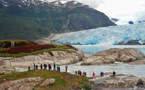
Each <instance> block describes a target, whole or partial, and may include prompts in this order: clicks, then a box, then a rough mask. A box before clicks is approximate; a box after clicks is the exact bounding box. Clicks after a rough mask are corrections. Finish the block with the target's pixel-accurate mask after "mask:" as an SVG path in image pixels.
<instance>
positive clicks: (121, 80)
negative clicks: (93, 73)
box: [90, 73, 145, 90]
mask: <svg viewBox="0 0 145 90" xmlns="http://www.w3.org/2000/svg"><path fill="white" fill-rule="evenodd" d="M90 81H93V82H94V84H95V85H96V86H99V85H103V88H122V89H123V88H134V87H138V88H139V87H141V88H145V87H144V86H145V78H139V77H136V76H133V75H125V74H117V75H116V76H112V73H105V76H104V77H100V76H98V77H96V78H95V79H90ZM114 90H116V89H114ZM117 90H118V89H117ZM123 90H124V89H123ZM143 90H144V89H143Z"/></svg>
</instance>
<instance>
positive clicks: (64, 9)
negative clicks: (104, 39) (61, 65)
mask: <svg viewBox="0 0 145 90" xmlns="http://www.w3.org/2000/svg"><path fill="white" fill-rule="evenodd" d="M111 25H115V24H114V23H113V22H111V21H110V20H109V18H108V17H107V16H106V15H105V14H104V13H102V12H100V11H97V10H96V9H93V8H90V7H89V6H87V5H84V4H82V3H79V2H76V1H69V2H63V1H53V2H48V1H47V0H0V32H1V33H0V39H25V40H35V39H39V38H41V37H45V36H48V35H50V34H51V33H62V32H71V31H78V30H85V29H92V28H97V27H106V26H111Z"/></svg>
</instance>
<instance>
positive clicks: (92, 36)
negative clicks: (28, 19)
mask: <svg viewBox="0 0 145 90" xmlns="http://www.w3.org/2000/svg"><path fill="white" fill-rule="evenodd" d="M56 36H57V37H59V38H57V39H56V38H55V39H56V40H55V41H56V42H57V43H63V44H64V43H65V44H72V45H74V44H79V45H116V44H118V43H119V42H121V41H129V40H140V41H141V42H145V23H139V24H134V25H118V26H109V27H102V28H97V29H91V30H85V31H78V32H71V33H63V34H58V35H56Z"/></svg>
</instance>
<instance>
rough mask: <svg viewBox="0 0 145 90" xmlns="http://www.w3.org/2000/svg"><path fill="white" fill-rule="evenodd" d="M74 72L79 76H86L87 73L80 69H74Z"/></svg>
mask: <svg viewBox="0 0 145 90" xmlns="http://www.w3.org/2000/svg"><path fill="white" fill-rule="evenodd" d="M75 74H76V75H79V76H86V75H87V73H86V72H82V71H80V70H78V71H75Z"/></svg>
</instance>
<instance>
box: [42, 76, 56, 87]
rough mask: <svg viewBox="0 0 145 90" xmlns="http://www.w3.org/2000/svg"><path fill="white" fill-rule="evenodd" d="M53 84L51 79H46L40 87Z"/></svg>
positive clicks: (53, 80) (53, 81)
mask: <svg viewBox="0 0 145 90" xmlns="http://www.w3.org/2000/svg"><path fill="white" fill-rule="evenodd" d="M54 83H55V79H53V78H51V79H46V80H45V81H43V82H42V83H41V84H40V86H48V85H50V84H54Z"/></svg>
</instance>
